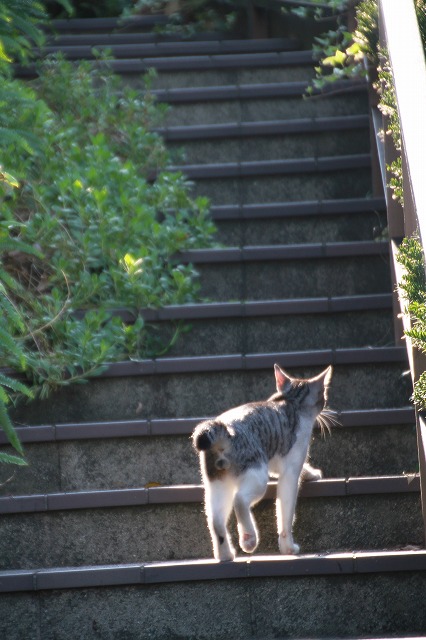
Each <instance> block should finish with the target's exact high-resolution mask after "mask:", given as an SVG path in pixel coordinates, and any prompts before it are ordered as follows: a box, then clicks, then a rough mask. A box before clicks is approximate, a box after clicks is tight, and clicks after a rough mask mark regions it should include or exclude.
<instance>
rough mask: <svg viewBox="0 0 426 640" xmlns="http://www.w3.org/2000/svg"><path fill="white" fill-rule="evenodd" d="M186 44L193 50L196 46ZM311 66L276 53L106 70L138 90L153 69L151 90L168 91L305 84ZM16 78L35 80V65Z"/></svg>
mask: <svg viewBox="0 0 426 640" xmlns="http://www.w3.org/2000/svg"><path fill="white" fill-rule="evenodd" d="M231 42H232V41H231ZM185 44H190V45H191V46H192V44H196V43H185ZM142 46H143V45H142ZM147 46H149V45H147ZM156 46H158V47H160V46H163V45H156ZM164 46H166V43H165V44H164ZM313 62H314V60H313V57H312V52H311V51H278V52H271V53H268V52H266V53H229V54H213V55H182V56H167V57H158V55H157V56H155V57H144V58H133V59H129V58H120V59H117V58H115V59H113V60H110V61H108V68H110V69H111V70H112V71H114V72H115V73H118V74H120V75H122V76H123V78H124V79H125V80H126V82H127V83H128V84H131V85H134V86H140V87H143V86H144V79H143V74H145V73H146V72H148V70H150V69H155V70H156V71H157V72H158V76H157V78H156V79H155V80H154V81H153V82H152V89H167V88H170V87H174V88H176V87H192V86H194V87H195V86H199V87H204V86H209V85H210V86H220V85H229V84H230V85H237V84H247V83H259V82H268V81H273V82H277V81H279V82H284V81H295V80H298V81H301V80H305V81H306V80H309V79H310V78H312V76H313V73H314V72H313ZM93 64H94V65H95V66H96V65H104V64H105V63H104V62H102V61H101V62H97V61H94V62H93ZM15 75H16V76H17V77H22V78H32V77H35V76H36V75H37V74H36V66H35V65H34V64H30V65H27V66H25V67H22V66H17V67H16V68H15Z"/></svg>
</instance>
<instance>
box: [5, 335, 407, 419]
mask: <svg viewBox="0 0 426 640" xmlns="http://www.w3.org/2000/svg"><path fill="white" fill-rule="evenodd" d="M275 362H276V363H278V364H280V366H282V367H283V368H286V369H288V371H289V372H290V373H291V372H293V375H300V376H301V377H306V376H308V375H313V374H314V373H315V372H318V371H319V370H321V368H322V369H324V368H325V367H326V366H328V365H330V364H333V365H334V376H333V382H332V386H331V390H330V406H331V407H332V408H333V409H335V410H338V411H342V410H345V411H347V410H353V409H369V408H370V409H371V408H386V407H402V406H406V405H407V404H408V398H409V396H410V394H411V392H412V389H411V383H410V379H409V377H408V376H402V373H403V372H404V370H406V369H408V363H407V354H406V350H405V348H403V347H366V348H356V349H335V350H333V349H324V350H320V351H303V352H276V353H267V354H247V355H244V354H232V355H224V356H209V357H192V358H158V359H157V360H142V361H139V362H136V361H131V362H123V363H116V364H112V365H110V366H109V367H108V368H107V369H106V371H105V373H104V374H103V375H102V376H98V377H93V378H91V379H90V380H89V382H88V383H87V384H85V385H74V386H70V387H63V388H62V389H60V390H58V391H57V393H55V394H54V395H52V396H51V397H50V398H49V399H48V400H40V401H38V402H37V403H32V404H21V405H19V406H16V407H14V408H12V409H11V415H12V417H13V419H14V421H15V423H17V424H19V423H20V424H46V423H49V422H51V423H55V424H56V423H57V422H92V421H111V420H134V419H141V418H143V419H152V418H173V419H174V418H186V417H189V416H202V415H218V414H219V413H221V412H223V411H225V410H226V409H229V408H230V407H233V406H237V405H239V404H244V403H245V402H252V401H256V400H262V399H264V398H268V397H269V396H270V395H271V393H273V391H274V381H273V365H274V363H275ZM355 388H356V389H357V392H356V393H354V389H355Z"/></svg>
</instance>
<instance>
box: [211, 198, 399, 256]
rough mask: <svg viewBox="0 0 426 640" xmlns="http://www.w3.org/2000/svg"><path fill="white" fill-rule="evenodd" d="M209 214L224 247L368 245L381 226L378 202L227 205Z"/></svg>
mask: <svg viewBox="0 0 426 640" xmlns="http://www.w3.org/2000/svg"><path fill="white" fill-rule="evenodd" d="M210 213H211V217H212V219H213V221H214V223H215V225H216V227H217V239H218V241H219V242H222V244H224V245H228V246H244V245H255V244H263V245H272V244H302V243H307V242H313V243H316V242H345V241H356V240H372V239H373V238H378V237H379V236H380V235H382V234H383V231H384V229H385V228H386V224H387V222H386V214H385V206H384V202H383V200H382V199H381V198H361V199H354V200H350V199H346V200H330V201H323V202H320V201H311V202H308V201H302V202H272V203H260V204H252V205H241V206H239V205H232V204H228V205H218V206H212V207H211V209H210Z"/></svg>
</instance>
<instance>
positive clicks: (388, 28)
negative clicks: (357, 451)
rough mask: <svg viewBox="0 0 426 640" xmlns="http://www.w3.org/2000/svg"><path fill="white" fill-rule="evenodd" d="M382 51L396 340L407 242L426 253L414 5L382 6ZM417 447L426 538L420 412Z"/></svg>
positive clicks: (422, 91) (425, 144)
mask: <svg viewBox="0 0 426 640" xmlns="http://www.w3.org/2000/svg"><path fill="white" fill-rule="evenodd" d="M379 31H380V44H381V47H382V48H383V49H384V50H385V51H387V54H388V56H389V61H390V66H391V69H392V75H393V82H394V87H395V94H396V101H397V108H398V114H399V120H400V126H401V144H402V151H401V155H402V168H403V190H404V206H403V207H402V206H401V205H400V204H399V203H398V202H397V201H396V200H394V199H393V198H392V192H391V190H390V188H389V186H388V185H389V180H390V176H389V174H388V171H387V165H389V164H390V163H391V162H392V161H393V160H394V159H395V158H396V156H397V155H398V153H399V152H397V151H396V150H395V147H394V145H393V142H392V139H391V137H390V136H388V135H385V136H384V137H383V135H382V136H379V135H376V140H377V151H378V153H377V158H378V160H379V162H378V166H379V167H380V170H379V175H380V176H381V177H382V178H383V185H384V192H385V197H386V203H387V213H388V229H389V239H390V245H391V256H392V259H391V264H392V276H393V279H394V280H393V281H394V284H395V291H396V293H395V305H394V315H395V327H396V340H397V341H400V340H401V339H402V336H403V331H404V328H405V329H407V328H409V326H410V317H409V315H408V314H407V313H406V312H405V303H404V298H403V295H402V292H398V283H399V282H401V277H402V275H403V273H402V268H401V266H400V265H399V264H398V262H397V260H396V255H397V252H398V246H399V243H400V241H401V239H402V238H403V237H411V236H413V235H417V236H418V237H419V239H420V241H421V243H422V246H423V247H424V248H425V247H426V128H425V113H426V65H425V56H424V50H423V44H422V41H421V37H420V33H419V28H418V23H417V17H416V12H415V7H414V2H412V1H411V2H400V1H399V0H397V1H395V0H379ZM372 121H373V123H374V126H375V128H376V129H377V131H376V133H377V134H378V133H379V130H381V131H382V132H383V131H384V132H386V131H387V129H388V126H387V118H386V116H383V117H382V115H381V114H379V112H378V110H377V108H376V107H375V106H374V105H372ZM405 344H406V346H407V352H408V358H409V363H410V370H411V376H412V380H413V383H414V382H415V381H416V380H417V379H418V377H419V376H420V374H421V373H422V372H423V371H425V370H426V357H425V356H424V354H422V353H421V352H420V351H419V350H418V349H415V348H413V346H412V344H411V341H410V339H409V338H408V337H406V338H405ZM416 425H417V443H418V453H419V467H420V479H421V496H422V510H423V522H424V524H425V536H426V416H425V415H424V414H422V413H421V412H419V411H417V410H416Z"/></svg>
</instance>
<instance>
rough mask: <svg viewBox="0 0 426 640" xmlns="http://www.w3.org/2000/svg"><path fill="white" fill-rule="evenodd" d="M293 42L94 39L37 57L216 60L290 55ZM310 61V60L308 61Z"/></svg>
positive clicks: (59, 46) (49, 49) (55, 46)
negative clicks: (98, 54) (104, 54)
mask: <svg viewBox="0 0 426 640" xmlns="http://www.w3.org/2000/svg"><path fill="white" fill-rule="evenodd" d="M295 44H296V43H295V41H294V40H292V39H291V38H271V39H255V40H235V39H234V40H226V39H223V40H206V41H204V40H189V41H186V40H177V41H176V40H173V41H170V42H167V41H166V42H161V41H160V42H153V43H144V42H142V43H141V42H131V43H119V44H116V43H114V42H111V43H109V44H99V43H97V42H96V37H95V36H94V37H93V42H92V43H90V44H85V43H75V44H62V43H60V42H59V43H57V44H56V43H54V42H53V43H49V44H48V45H47V46H45V47H43V48H42V50H41V52H40V53H41V55H49V54H52V53H58V52H61V53H62V54H63V55H64V56H65V57H66V58H68V59H70V60H78V59H86V60H87V59H89V60H90V59H91V58H94V57H95V54H94V52H93V49H94V48H96V49H99V50H102V49H108V50H111V53H112V55H113V56H114V58H115V59H127V60H130V59H133V58H138V59H142V60H143V59H146V58H160V57H177V56H216V55H219V56H221V55H241V54H242V55H245V54H251V55H258V54H266V53H273V54H274V55H276V53H277V52H286V51H294V49H295ZM311 60H312V58H311Z"/></svg>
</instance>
